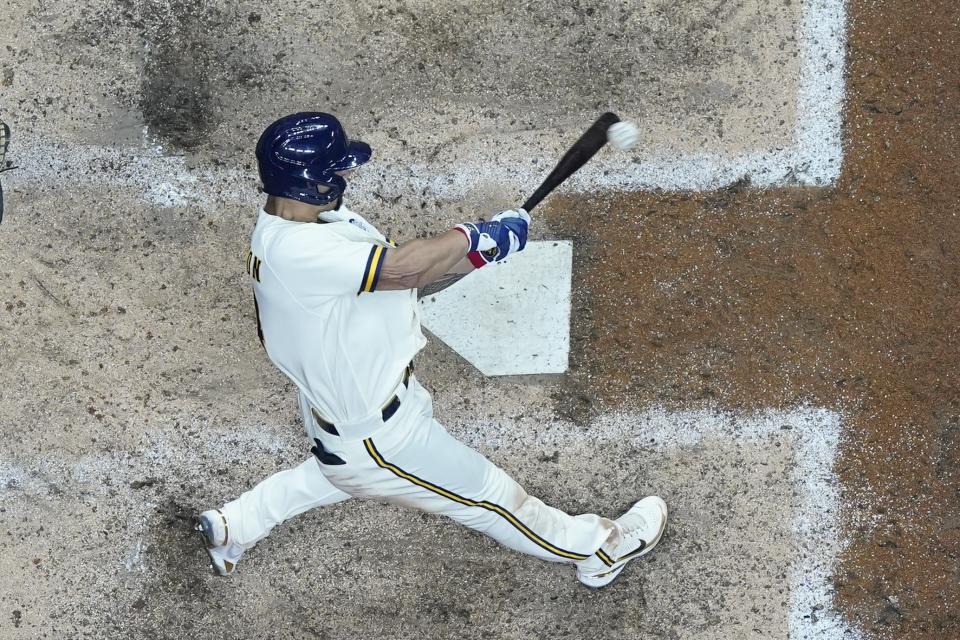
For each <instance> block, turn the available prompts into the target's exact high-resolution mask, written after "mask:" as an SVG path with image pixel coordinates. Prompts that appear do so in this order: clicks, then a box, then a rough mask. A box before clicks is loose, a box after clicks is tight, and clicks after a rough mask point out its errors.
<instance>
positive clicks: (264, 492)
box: [198, 456, 350, 575]
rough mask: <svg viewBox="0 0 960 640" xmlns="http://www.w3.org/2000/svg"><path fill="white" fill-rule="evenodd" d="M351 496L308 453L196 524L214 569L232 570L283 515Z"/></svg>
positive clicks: (223, 571) (282, 520)
mask: <svg viewBox="0 0 960 640" xmlns="http://www.w3.org/2000/svg"><path fill="white" fill-rule="evenodd" d="M349 497H350V496H349V495H348V494H346V493H344V492H343V491H340V490H339V489H337V488H336V487H334V486H333V485H332V484H330V482H329V481H328V480H327V479H326V477H324V475H323V473H321V471H320V468H319V466H318V464H317V459H316V458H315V457H313V456H310V457H309V458H307V459H306V460H304V461H303V462H302V463H300V464H299V465H297V466H296V467H294V468H292V469H287V470H285V471H280V472H277V473H275V474H273V475H272V476H270V477H268V478H266V479H264V480H262V481H261V482H260V483H259V484H257V486H255V487H254V488H252V489H250V490H249V491H246V492H244V493H243V494H242V495H241V496H240V497H239V498H237V499H236V500H233V501H232V502H228V503H227V504H226V505H224V506H223V508H222V509H216V510H210V511H205V512H203V513H202V514H201V515H200V518H199V522H198V528H199V529H200V530H201V532H202V534H203V536H204V539H205V541H206V544H207V552H208V553H209V555H210V560H211V562H212V564H213V567H214V569H215V570H216V571H217V573H220V574H221V575H227V574H230V573H233V569H234V567H235V566H236V563H237V561H239V559H240V556H241V555H242V554H243V552H244V551H245V550H247V549H249V548H250V547H252V546H253V545H254V544H256V543H257V542H258V541H259V540H262V539H263V538H264V537H266V536H267V534H269V533H270V531H271V530H272V529H273V528H274V527H275V526H277V525H278V524H280V523H281V522H284V521H285V520H289V519H290V518H292V517H294V516H296V515H299V514H301V513H303V512H304V511H307V510H309V509H312V508H314V507H320V506H324V505H328V504H335V503H337V502H342V501H344V500H346V499H347V498H349Z"/></svg>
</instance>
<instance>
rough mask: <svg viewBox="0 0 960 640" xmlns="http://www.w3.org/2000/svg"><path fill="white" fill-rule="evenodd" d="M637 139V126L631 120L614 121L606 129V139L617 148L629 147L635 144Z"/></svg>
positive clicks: (638, 136) (638, 137) (638, 133)
mask: <svg viewBox="0 0 960 640" xmlns="http://www.w3.org/2000/svg"><path fill="white" fill-rule="evenodd" d="M639 139H640V132H639V131H637V126H636V125H635V124H633V123H632V122H626V121H620V122H614V123H613V124H612V125H610V127H609V128H608V129H607V140H609V141H610V144H612V145H613V146H614V147H616V148H617V149H629V148H630V147H632V146H633V145H635V144H637V140H639Z"/></svg>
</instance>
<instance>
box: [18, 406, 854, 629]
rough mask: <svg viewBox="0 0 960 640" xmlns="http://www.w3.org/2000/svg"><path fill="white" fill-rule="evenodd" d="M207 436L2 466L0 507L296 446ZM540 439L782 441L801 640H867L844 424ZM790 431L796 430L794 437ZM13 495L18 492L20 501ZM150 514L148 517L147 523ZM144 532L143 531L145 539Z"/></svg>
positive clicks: (132, 558) (708, 417) (776, 422)
mask: <svg viewBox="0 0 960 640" xmlns="http://www.w3.org/2000/svg"><path fill="white" fill-rule="evenodd" d="M195 426H196V427H197V429H196V431H197V432H198V433H199V434H200V435H199V436H198V437H197V438H196V439H194V440H191V441H190V444H189V446H184V441H183V440H182V439H176V438H173V437H172V436H169V435H166V434H161V435H155V436H152V437H151V440H152V442H151V445H150V446H149V447H148V448H147V449H146V450H145V451H143V452H141V453H138V454H136V455H134V454H132V453H130V452H124V451H116V452H113V453H111V454H109V455H106V456H89V457H86V458H83V459H81V460H79V461H77V462H75V463H72V464H71V463H65V462H64V461H63V459H62V457H60V456H53V455H51V456H45V457H43V458H41V459H40V460H41V462H40V464H39V465H38V466H37V467H36V468H33V469H27V468H24V467H22V466H17V465H11V464H3V465H0V504H2V503H3V502H4V497H5V496H6V497H7V498H11V497H12V494H13V493H19V494H26V495H29V496H30V497H31V499H35V498H37V497H46V499H50V500H55V499H56V493H53V492H51V491H50V490H49V487H50V485H51V484H52V481H51V479H54V478H62V479H63V480H65V481H67V482H71V483H83V482H87V483H91V484H92V485H93V487H92V490H93V491H95V492H101V493H106V492H109V491H113V488H111V487H109V486H103V485H102V483H100V482H97V480H98V479H99V478H102V477H105V476H109V477H111V478H113V479H114V480H115V481H116V483H115V485H114V486H118V485H124V484H128V483H129V481H131V480H135V479H142V478H143V477H144V476H150V475H156V476H157V477H181V478H192V477H194V476H200V475H201V474H202V470H203V469H204V465H203V464H201V462H202V461H203V460H205V459H206V460H209V459H229V455H230V454H231V453H232V452H235V451H236V450H237V448H238V447H240V448H243V449H244V450H247V451H257V452H262V453H267V454H272V455H276V454H277V453H280V452H282V451H285V450H289V449H290V448H291V447H295V446H296V442H295V440H296V438H297V436H296V435H294V434H295V431H296V429H284V430H283V432H282V433H283V434H284V435H282V436H278V435H276V434H275V433H272V432H271V431H270V430H264V429H263V428H262V427H257V428H250V429H246V428H236V427H234V428H231V429H230V430H228V431H224V430H223V426H220V427H219V428H213V425H209V424H207V423H200V422H199V421H198V423H197V425H195ZM544 426H545V427H546V428H541V429H538V430H537V431H536V433H535V434H533V433H531V432H530V431H527V432H526V434H528V435H529V436H530V438H531V440H529V442H530V443H532V444H536V445H538V446H541V447H546V448H553V447H562V448H569V447H570V446H572V445H575V444H580V445H588V446H597V447H599V446H601V445H603V444H605V443H616V444H617V445H618V446H631V445H632V446H637V447H643V448H646V449H649V450H655V451H659V452H668V451H682V450H684V449H689V448H692V447H695V446H697V445H699V444H701V443H704V442H710V441H719V442H724V441H726V442H737V443H746V444H762V443H764V442H768V441H769V440H770V439H771V438H774V437H776V438H782V439H785V440H786V441H788V442H789V443H790V444H791V445H792V449H793V451H794V466H793V469H792V473H791V480H792V486H793V487H795V488H796V490H797V492H798V498H799V503H798V506H797V510H796V512H795V513H794V514H793V520H792V530H793V534H794V544H795V545H796V550H797V554H796V560H795V562H794V565H793V566H792V567H791V570H790V604H789V609H788V612H787V615H788V620H787V623H788V629H789V637H790V638H791V639H792V640H813V639H817V640H841V639H845V640H851V639H858V638H862V636H861V635H860V633H859V632H858V631H855V630H853V629H851V628H850V627H849V626H848V625H847V624H846V622H845V621H844V620H843V618H842V617H841V616H840V614H839V613H838V612H837V611H836V609H835V607H834V606H833V588H832V585H831V576H832V574H833V571H834V570H835V569H836V566H837V562H838V556H839V553H840V552H841V551H842V549H843V548H844V547H845V541H844V540H843V538H842V535H841V523H840V519H839V518H840V500H839V493H838V489H837V478H836V476H835V474H834V471H833V465H834V460H835V458H836V455H837V448H838V444H839V439H840V434H841V427H842V419H841V416H840V415H839V414H838V413H836V412H833V411H830V410H827V409H823V408H819V407H800V408H796V409H793V410H790V411H777V410H766V411H761V412H758V413H753V414H749V415H743V414H735V413H732V412H725V411H717V410H708V409H700V410H691V411H668V410H666V409H662V408H653V409H649V410H647V411H644V412H640V413H637V412H614V413H608V414H605V415H603V416H601V417H599V418H598V419H597V420H596V421H595V422H594V423H593V424H591V425H590V427H589V428H588V429H583V428H581V427H578V426H576V425H573V424H571V423H568V422H563V421H557V422H554V423H552V424H550V425H544ZM785 426H789V428H788V429H787V428H785ZM458 431H461V432H462V433H458V435H461V438H462V440H463V441H464V442H465V443H466V444H467V445H469V446H472V447H475V448H479V449H481V450H482V449H484V448H488V447H498V446H500V445H501V444H503V445H504V446H507V445H508V443H514V444H515V440H516V436H517V425H516V424H508V423H506V422H505V423H499V422H495V423H485V425H484V428H483V429H470V428H467V429H462V430H458ZM11 490H12V491H11ZM146 514H147V512H146V511H144V512H143V517H144V518H145V517H146ZM136 530H137V531H138V532H142V526H141V527H140V528H137V529H136ZM141 539H142V536H138V537H137V542H136V543H135V544H134V546H133V547H132V548H131V549H129V550H127V551H126V553H125V555H124V557H123V558H122V559H120V561H121V562H123V564H124V566H125V568H126V569H127V570H128V571H142V570H143V568H142V567H141V566H140V565H141V564H142V563H143V562H144V558H143V557H142V551H143V549H142V547H140V546H138V545H139V544H140V542H139V540H141Z"/></svg>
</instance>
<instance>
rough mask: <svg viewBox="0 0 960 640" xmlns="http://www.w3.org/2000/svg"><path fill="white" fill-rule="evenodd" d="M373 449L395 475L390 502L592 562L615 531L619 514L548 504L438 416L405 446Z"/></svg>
mask: <svg viewBox="0 0 960 640" xmlns="http://www.w3.org/2000/svg"><path fill="white" fill-rule="evenodd" d="M364 444H365V447H366V448H367V452H368V455H369V456H370V457H371V459H373V460H374V462H375V464H377V466H378V467H380V468H381V469H382V470H384V471H386V472H387V473H388V474H390V475H392V476H393V477H394V481H391V482H386V481H385V482H384V483H383V485H384V486H382V489H383V492H384V493H382V494H381V495H382V497H384V498H385V499H387V500H389V501H390V502H394V503H397V504H402V505H405V506H409V507H413V508H416V509H420V510H423V511H429V512H432V513H441V514H443V515H446V516H448V517H450V518H452V519H454V520H456V521H457V522H460V523H461V524H463V525H466V526H468V527H470V528H472V529H476V530H477V531H481V532H482V533H485V534H487V535H489V536H490V537H492V538H493V539H495V540H497V541H498V542H499V543H501V544H503V545H504V546H507V547H510V548H511V549H515V550H517V551H521V552H523V553H527V554H529V555H532V556H536V557H538V558H542V559H544V560H549V561H552V562H576V561H579V560H585V559H586V558H588V557H590V556H591V555H593V554H594V553H595V552H596V551H597V549H599V548H600V546H601V545H602V544H603V543H604V541H606V540H607V538H609V537H610V536H611V534H612V533H614V531H616V525H615V524H614V522H613V521H612V520H609V519H607V518H602V517H600V516H597V515H593V514H584V515H577V516H572V515H569V514H567V513H565V512H563V511H561V510H559V509H556V508H554V507H550V506H548V505H546V504H544V503H543V502H542V501H541V500H539V499H538V498H535V497H533V496H531V495H529V494H528V493H527V492H526V491H525V490H524V489H523V487H521V486H520V484H518V483H517V482H516V481H515V480H514V479H513V478H511V477H510V476H509V475H508V474H507V473H506V472H505V471H504V470H503V469H500V468H499V467H497V466H496V465H494V464H493V463H492V462H490V461H489V460H487V459H486V458H485V457H484V456H482V455H481V454H480V453H478V452H477V451H474V450H473V449H471V448H470V447H468V446H466V445H465V444H463V443H462V442H460V441H458V440H456V439H455V438H453V437H452V436H451V435H450V434H448V433H447V431H446V430H445V429H444V428H443V427H442V426H441V425H440V424H439V423H437V422H436V421H435V420H432V419H430V424H428V425H424V426H423V427H421V428H419V429H418V430H417V433H416V435H415V436H414V437H413V438H412V439H410V440H409V441H408V442H407V443H405V446H403V447H401V448H397V449H393V450H391V448H390V447H384V449H383V450H381V448H380V447H378V446H377V438H376V437H373V438H368V439H367V440H366V441H365V442H364Z"/></svg>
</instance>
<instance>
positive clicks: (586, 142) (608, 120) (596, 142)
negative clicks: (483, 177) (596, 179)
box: [523, 111, 620, 213]
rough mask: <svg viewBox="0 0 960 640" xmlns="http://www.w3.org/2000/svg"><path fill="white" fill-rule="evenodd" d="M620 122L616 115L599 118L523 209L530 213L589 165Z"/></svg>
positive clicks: (607, 113) (570, 149)
mask: <svg viewBox="0 0 960 640" xmlns="http://www.w3.org/2000/svg"><path fill="white" fill-rule="evenodd" d="M616 122H620V118H619V117H618V116H617V114H615V113H611V112H609V111H608V112H606V113H604V114H603V115H601V116H600V117H599V118H597V120H596V122H594V123H593V124H591V125H590V127H589V128H588V129H587V130H586V131H584V132H583V135H582V136H580V139H579V140H577V141H576V142H574V143H573V146H572V147H570V148H569V149H568V150H567V152H566V153H565V154H563V157H562V158H560V162H558V163H557V166H555V167H554V168H553V171H551V172H550V175H548V176H547V177H546V178H545V179H544V181H543V183H542V184H541V185H540V186H539V187H537V190H536V191H534V192H533V195H532V196H530V197H529V198H527V201H526V202H524V203H523V208H524V209H525V210H526V211H527V213H530V211H531V210H532V209H533V208H534V207H535V206H537V205H538V204H540V201H541V200H543V199H544V198H546V197H547V195H549V194H550V192H551V191H553V190H554V189H556V188H557V187H558V186H560V184H561V183H563V181H564V180H566V179H567V178H569V177H570V176H572V175H573V174H574V173H576V172H577V170H578V169H579V168H580V167H582V166H583V165H585V164H586V163H587V160H589V159H590V158H592V157H593V156H594V154H595V153H596V152H597V151H599V150H600V149H601V148H602V147H603V145H605V144H606V143H607V129H609V128H610V125H612V124H614V123H616Z"/></svg>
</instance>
